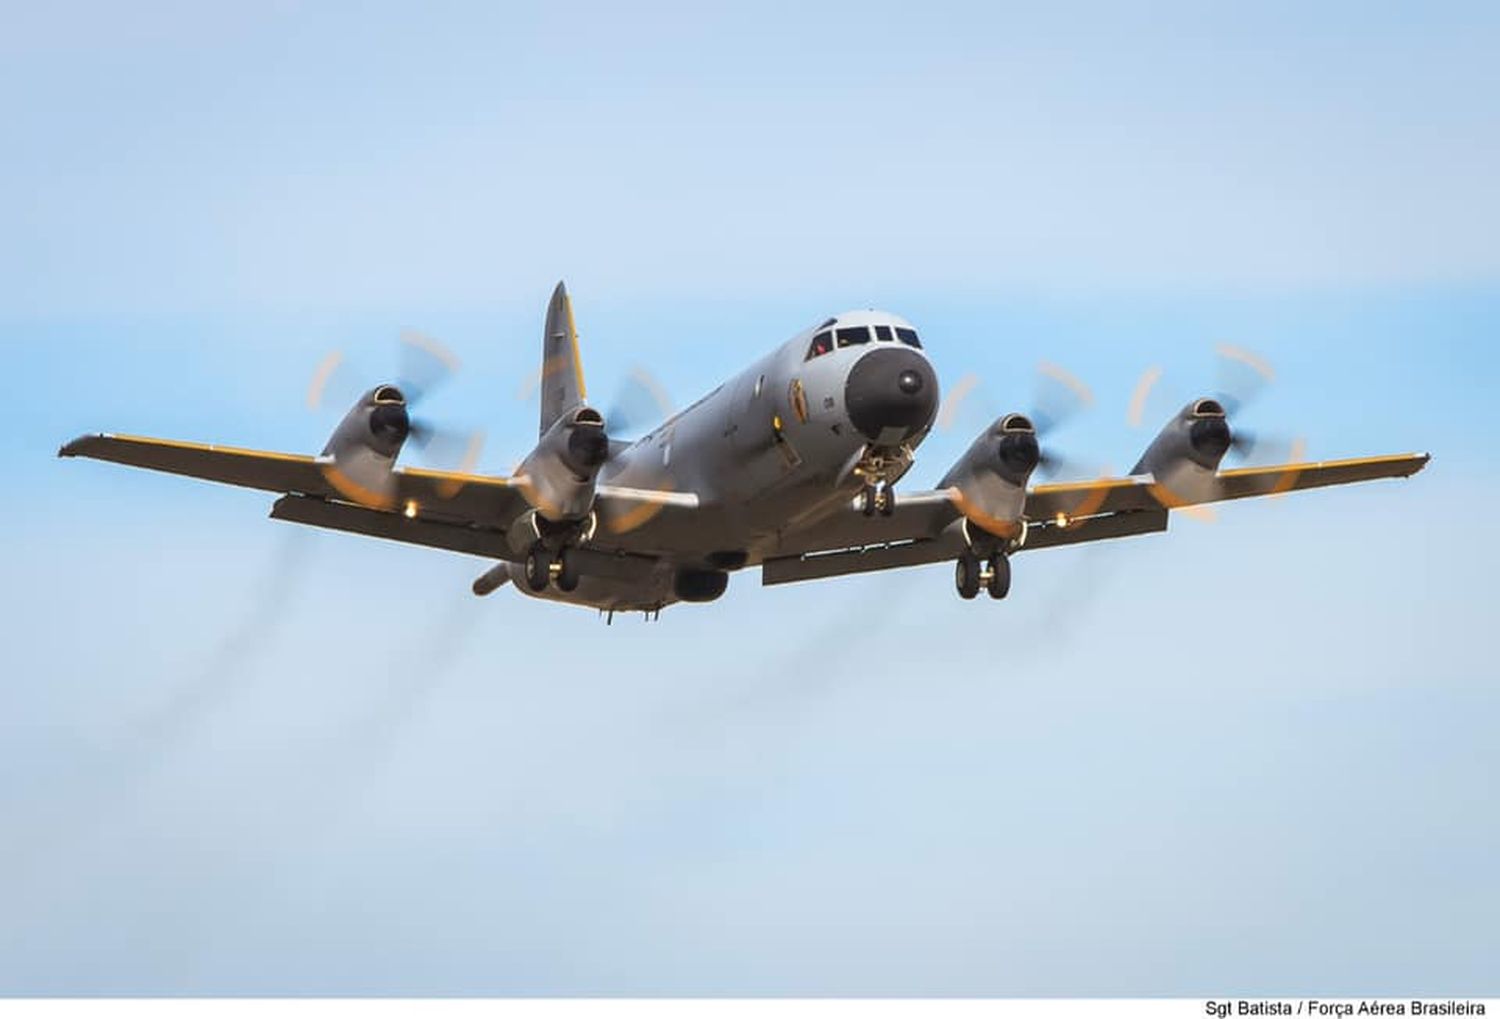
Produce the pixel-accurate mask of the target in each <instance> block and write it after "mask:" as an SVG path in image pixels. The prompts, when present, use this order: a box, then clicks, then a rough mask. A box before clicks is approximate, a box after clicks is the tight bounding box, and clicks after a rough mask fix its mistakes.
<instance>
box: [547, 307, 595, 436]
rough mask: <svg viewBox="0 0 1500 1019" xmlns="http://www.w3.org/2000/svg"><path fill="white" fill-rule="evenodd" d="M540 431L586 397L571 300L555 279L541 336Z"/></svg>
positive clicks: (581, 402)
mask: <svg viewBox="0 0 1500 1019" xmlns="http://www.w3.org/2000/svg"><path fill="white" fill-rule="evenodd" d="M541 393H542V427H541V430H542V432H543V433H545V432H546V431H547V429H549V428H551V427H552V425H553V424H554V423H556V421H557V419H558V418H560V417H562V416H563V415H564V414H566V413H568V412H569V411H570V410H573V409H574V408H576V407H578V406H580V405H581V404H583V403H584V401H586V400H587V399H588V393H587V392H586V391H585V389H584V386H583V362H582V361H581V360H580V359H579V357H578V329H577V328H576V327H575V326H574V324H573V302H572V301H570V300H569V299H568V288H567V287H565V286H563V284H562V282H561V281H559V282H558V284H557V289H556V290H554V291H552V303H551V304H549V305H547V329H546V333H545V334H544V335H543V337H542V385H541Z"/></svg>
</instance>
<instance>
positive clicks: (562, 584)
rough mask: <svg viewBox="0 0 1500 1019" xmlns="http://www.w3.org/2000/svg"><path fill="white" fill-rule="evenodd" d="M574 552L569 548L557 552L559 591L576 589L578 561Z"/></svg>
mask: <svg viewBox="0 0 1500 1019" xmlns="http://www.w3.org/2000/svg"><path fill="white" fill-rule="evenodd" d="M577 558H578V557H577V555H576V553H574V551H573V550H572V549H571V548H565V549H563V550H562V551H561V552H559V553H557V589H558V590H559V591H576V590H578V563H577V562H576V561H575V560H576V559H577Z"/></svg>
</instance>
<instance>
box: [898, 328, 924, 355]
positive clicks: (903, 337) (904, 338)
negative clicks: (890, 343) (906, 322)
mask: <svg viewBox="0 0 1500 1019" xmlns="http://www.w3.org/2000/svg"><path fill="white" fill-rule="evenodd" d="M896 338H897V339H898V340H900V341H901V342H902V343H904V344H906V345H907V346H908V347H916V348H917V349H918V350H921V349H922V341H921V340H919V339H917V331H916V330H915V329H906V328H903V327H902V326H897V327H896Z"/></svg>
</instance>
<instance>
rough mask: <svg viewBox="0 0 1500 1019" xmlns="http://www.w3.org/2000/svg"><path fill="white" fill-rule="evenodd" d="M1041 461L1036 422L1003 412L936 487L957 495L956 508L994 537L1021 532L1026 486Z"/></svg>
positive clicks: (1021, 415)
mask: <svg viewBox="0 0 1500 1019" xmlns="http://www.w3.org/2000/svg"><path fill="white" fill-rule="evenodd" d="M1041 462H1042V450H1041V445H1040V444H1039V443H1038V441H1037V435H1036V426H1035V425H1034V424H1032V422H1031V419H1030V418H1028V417H1026V416H1025V415H1023V414H1007V415H1005V416H1004V417H1002V418H1000V419H998V420H997V421H996V422H995V423H994V424H992V425H991V426H990V427H989V428H987V429H985V430H984V432H982V433H981V434H980V436H979V438H977V439H975V440H974V443H973V444H972V445H971V446H970V447H969V448H968V450H967V452H965V453H964V455H963V456H961V457H960V458H959V459H958V462H957V463H955V464H954V465H953V467H952V468H951V469H950V470H949V471H948V473H947V474H945V475H944V476H943V480H942V481H941V482H939V483H938V487H939V488H951V489H953V490H954V491H955V492H956V493H957V497H956V499H955V502H956V503H957V505H958V508H959V511H960V512H961V513H963V515H964V516H965V517H967V518H968V519H969V520H970V521H972V522H973V523H975V524H977V525H978V526H980V527H982V528H983V529H984V530H986V531H988V532H989V533H990V534H992V535H995V536H996V537H999V538H1005V539H1014V538H1017V537H1018V536H1019V534H1020V526H1021V523H1020V522H1021V516H1022V512H1023V511H1024V509H1025V506H1026V484H1027V482H1028V481H1029V480H1030V479H1031V475H1032V472H1033V471H1035V470H1036V468H1037V466H1038V465H1039V464H1040V463H1041Z"/></svg>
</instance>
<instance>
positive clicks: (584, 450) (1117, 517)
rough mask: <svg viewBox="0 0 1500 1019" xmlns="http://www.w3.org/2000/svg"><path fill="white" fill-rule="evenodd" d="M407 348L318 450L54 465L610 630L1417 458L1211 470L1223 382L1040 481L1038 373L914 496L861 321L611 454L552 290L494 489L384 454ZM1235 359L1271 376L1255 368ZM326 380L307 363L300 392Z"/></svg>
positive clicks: (999, 554) (428, 436) (1056, 402)
mask: <svg viewBox="0 0 1500 1019" xmlns="http://www.w3.org/2000/svg"><path fill="white" fill-rule="evenodd" d="M408 346H409V347H410V348H411V350H412V351H413V353H412V354H411V355H409V356H410V358H414V359H412V360H410V361H409V363H408V364H407V365H406V370H405V371H404V372H402V373H400V374H398V375H396V376H395V378H396V381H394V382H391V383H388V384H384V385H378V386H375V387H374V388H372V389H369V390H368V391H366V392H364V393H363V395H361V396H360V398H359V399H358V400H357V401H355V403H354V406H353V408H352V409H350V410H349V411H348V412H347V413H346V414H345V415H344V417H343V419H342V420H341V421H340V422H339V424H338V426H337V427H336V428H335V429H334V431H333V435H332V437H331V438H329V440H328V442H327V444H326V445H325V446H324V448H323V452H322V454H321V455H319V456H307V455H302V454H294V453H271V452H259V451H256V450H252V449H242V448H237V447H232V446H219V445H207V444H201V443H194V442H180V441H176V440H167V439H154V438H143V437H140V436H129V435H85V436H82V437H80V438H78V439H75V440H73V441H72V442H70V443H68V444H67V445H66V446H64V447H63V448H62V449H61V450H60V451H59V452H60V455H62V456H68V457H75V456H76V457H91V458H94V459H98V460H108V461H113V462H116V463H122V464H129V465H132V466H136V467H145V468H149V469H152V470H159V471H167V472H170V473H174V474H182V475H188V476H191V477H197V478H203V479H206V480H210V481H218V482H222V483H226V484H232V485H239V486H243V487H247V488H254V489H259V490H262V491H269V492H273V493H276V494H277V495H278V498H277V500H276V502H275V504H274V505H273V507H272V509H271V516H272V517H274V518H276V519H278V520H286V521H292V522H295V523H300V524H305V525H309V526H315V527H323V528H329V529H332V530H339V531H346V532H350V533H355V534H364V535H369V536H372V537H379V538H384V539H387V540H392V541H401V542H407V543H411V544H417V545H424V546H427V547H430V548H437V549H445V550H448V551H450V552H455V553H461V554H464V555H471V556H476V557H479V558H480V559H483V560H486V563H485V567H486V568H485V569H484V571H483V572H482V573H480V576H479V577H478V579H477V580H475V581H474V583H473V590H474V593H475V594H476V595H488V594H491V593H492V592H494V591H496V590H498V589H499V588H501V587H505V586H511V587H514V588H516V589H517V590H518V591H520V592H521V593H522V594H524V595H526V596H528V597H533V598H540V599H546V600H550V601H557V602H564V603H567V604H573V605H582V606H587V607H590V608H594V609H597V610H599V611H600V612H601V613H605V614H606V615H608V616H609V617H612V616H613V614H614V613H616V612H625V611H634V612H643V613H645V614H646V615H647V616H649V617H655V616H656V615H657V614H659V613H660V611H661V610H662V609H663V608H665V607H666V606H668V605H672V604H676V603H679V602H710V601H714V600H716V599H718V598H720V597H721V596H723V595H724V593H725V592H726V590H727V588H728V586H729V584H730V583H731V581H732V580H733V578H734V577H735V576H736V575H737V574H739V573H741V572H743V571H745V570H747V569H757V568H758V569H759V570H760V577H761V582H762V583H763V584H767V585H774V584H783V583H789V582H792V581H802V580H815V579H821V578H826V577H836V576H842V575H847V574H854V573H865V572H870V571H876V570H886V569H895V568H900V567H905V566H916V565H921V564H924V563H937V562H948V563H953V564H954V579H955V586H956V587H957V589H958V593H959V594H960V595H961V596H962V597H963V598H965V599H972V598H975V597H977V595H978V594H979V592H980V591H987V592H988V593H989V594H990V596H991V597H993V598H1004V597H1005V596H1006V595H1007V594H1008V593H1009V592H1010V588H1011V566H1010V563H1011V559H1012V557H1013V556H1015V555H1018V554H1020V553H1021V552H1025V551H1033V550H1037V549H1044V548H1055V547H1058V546H1062V545H1073V544H1081V543H1085V542H1095V541H1104V540H1110V539H1115V538H1124V537H1130V536H1135V535H1145V534H1152V533H1159V532H1162V531H1165V530H1166V529H1167V527H1168V522H1169V519H1170V517H1171V515H1172V513H1171V511H1172V510H1175V509H1179V508H1186V507H1197V506H1200V505H1202V504H1205V503H1210V502H1219V501H1223V500H1229V499H1242V498H1248V497H1253V496H1263V495H1274V494H1280V493H1285V492H1292V491H1298V490H1302V489H1308V488H1319V487H1324V486H1329V485H1343V484H1349V483H1353V482H1362V481H1372V480H1375V479H1378V478H1404V477H1409V476H1411V475H1413V474H1415V473H1417V472H1418V471H1420V470H1421V469H1422V468H1423V467H1424V466H1426V464H1427V462H1428V457H1427V456H1426V455H1424V454H1401V455H1395V456H1378V457H1363V458H1357V459H1346V460H1335V461H1328V462H1322V463H1305V462H1300V460H1299V459H1298V457H1297V456H1295V455H1293V456H1291V457H1289V458H1288V459H1287V460H1286V461H1285V462H1278V463H1275V464H1274V465H1271V466H1245V467H1237V468H1234V469H1227V470H1226V469H1223V461H1224V459H1225V458H1226V456H1228V455H1229V454H1230V453H1233V452H1240V453H1244V452H1246V451H1247V450H1248V449H1249V448H1250V446H1251V445H1252V444H1253V440H1252V439H1251V438H1250V437H1249V435H1248V433H1245V432H1243V431H1242V430H1240V429H1238V428H1232V427H1231V424H1230V418H1231V416H1232V415H1234V414H1235V412H1236V410H1237V408H1238V407H1239V406H1240V405H1241V403H1242V402H1243V401H1236V400H1235V399H1233V398H1232V397H1229V396H1227V393H1229V392H1232V391H1233V390H1232V388H1231V389H1227V390H1226V394H1224V395H1216V396H1212V397H1204V398H1201V399H1198V400H1195V401H1193V402H1192V403H1190V404H1188V405H1187V406H1185V407H1184V408H1183V409H1182V410H1181V411H1180V412H1179V413H1177V414H1176V415H1174V416H1173V418H1172V419H1171V420H1170V421H1169V422H1168V423H1167V425H1166V427H1165V428H1163V429H1162V431H1161V432H1160V433H1159V434H1158V435H1157V436H1156V437H1155V439H1154V440H1153V441H1152V442H1151V444H1150V446H1149V447H1148V448H1147V450H1146V452H1145V455H1144V456H1142V458H1141V460H1140V462H1139V463H1138V464H1137V465H1136V468H1135V470H1134V471H1133V472H1132V473H1131V474H1129V475H1127V476H1124V477H1110V476H1107V475H1108V472H1107V471H1101V472H1100V474H1101V476H1097V477H1093V478H1091V479H1089V480H1084V481H1071V482H1054V481H1052V480H1050V477H1049V476H1050V475H1051V474H1053V473H1055V472H1056V471H1057V469H1058V466H1059V464H1061V463H1062V462H1063V461H1062V460H1061V459H1060V458H1059V457H1058V456H1057V454H1056V453H1055V451H1053V449H1052V448H1051V447H1052V444H1053V438H1052V430H1053V429H1055V428H1056V427H1058V425H1059V423H1060V422H1061V421H1063V420H1064V419H1065V418H1067V417H1068V416H1070V415H1071V414H1072V413H1074V412H1075V411H1076V410H1077V409H1079V408H1081V407H1083V406H1086V405H1088V404H1089V403H1090V402H1091V396H1089V394H1088V391H1087V387H1086V386H1083V384H1082V383H1081V382H1080V381H1078V380H1077V379H1075V378H1073V377H1072V376H1070V375H1068V374H1067V373H1066V372H1063V371H1061V369H1058V368H1057V367H1056V366H1051V365H1046V364H1043V365H1040V366H1038V367H1039V374H1040V375H1041V376H1042V378H1043V379H1045V380H1047V381H1048V382H1050V383H1051V386H1050V390H1046V391H1058V392H1060V393H1061V396H1060V397H1057V396H1056V393H1054V398H1051V399H1039V400H1038V401H1037V403H1036V406H1035V407H1034V408H1033V409H1032V410H1031V411H1030V412H1028V413H1025V414H1019V413H1013V414H1005V415H1003V416H1001V417H999V418H998V419H996V420H995V421H994V422H993V423H991V424H990V425H989V426H988V427H987V428H985V429H984V431H983V432H982V433H981V434H980V435H979V436H978V437H977V438H976V439H975V440H974V441H973V443H971V444H970V446H969V447H968V449H967V450H966V451H965V452H964V454H963V455H962V456H961V457H959V459H958V461H957V462H956V463H954V464H953V466H952V467H951V468H950V469H949V470H948V471H947V472H946V473H945V474H944V475H943V476H942V478H941V480H940V481H939V482H938V484H937V486H936V487H935V488H932V489H927V490H922V489H913V488H910V487H907V483H906V480H905V479H906V478H907V477H908V476H909V474H910V473H911V472H912V471H913V470H914V464H915V460H916V452H917V450H918V448H919V447H920V446H921V445H922V443H923V442H924V441H925V440H926V438H927V436H928V435H929V433H930V430H931V428H932V426H933V424H934V423H935V421H936V420H937V411H938V403H939V392H938V375H937V372H936V370H935V368H934V366H933V363H932V361H931V359H930V356H929V351H928V349H927V346H926V345H925V343H924V337H922V336H920V335H919V334H918V332H917V329H916V327H915V326H913V325H912V323H910V322H908V321H907V320H906V319H904V318H901V317H900V316H898V315H894V314H891V313H890V312H885V311H876V310H873V309H866V310H858V311H848V312H843V313H841V314H838V315H835V316H832V317H830V318H827V319H824V320H823V321H821V322H820V323H818V324H817V325H814V326H811V327H810V328H807V329H803V330H802V331H800V332H798V333H796V334H795V335H793V336H792V337H791V338H790V339H788V340H787V341H786V342H784V343H781V344H780V345H778V346H776V347H774V348H773V349H771V350H769V351H767V352H766V353H764V354H763V355H762V356H760V357H759V358H758V359H755V360H752V361H751V362H750V363H749V364H748V365H747V366H746V367H744V368H743V369H742V370H741V371H739V372H738V373H737V374H735V375H734V376H733V377H731V378H730V379H728V380H726V381H725V382H724V383H723V384H722V385H719V386H717V387H715V388H713V389H711V390H710V391H709V392H707V393H706V394H705V395H704V396H702V397H701V398H700V399H698V400H697V401H696V402H694V403H692V404H689V405H688V406H687V407H686V408H684V409H682V410H680V411H677V412H675V413H673V412H670V411H669V412H667V414H666V417H665V420H663V421H661V422H660V423H659V424H658V425H657V426H656V427H655V428H653V429H651V430H650V431H648V432H646V433H645V434H641V435H639V437H638V438H633V439H631V440H629V441H626V440H623V439H619V438H612V437H611V436H610V433H609V429H608V425H607V423H606V415H604V414H602V413H600V411H599V410H597V409H595V407H594V405H593V404H591V403H590V402H589V399H588V395H587V392H586V390H585V386H584V374H583V366H582V360H581V358H580V356H579V340H578V332H577V329H576V326H575V324H574V320H573V306H572V302H571V300H570V299H569V297H568V293H567V290H566V289H565V288H564V287H563V285H562V284H561V283H559V284H558V285H557V289H556V290H555V291H554V292H553V294H552V299H551V302H550V303H549V305H548V307H547V314H546V321H545V325H544V331H543V338H542V367H541V371H540V376H539V380H540V385H539V394H540V420H539V421H538V432H537V438H536V440H535V445H533V446H532V448H531V451H530V452H529V453H527V454H526V455H525V457H524V458H523V459H522V460H521V462H520V464H519V466H518V467H517V468H516V470H515V471H514V472H513V473H511V474H509V475H506V474H496V473H488V472H484V471H479V470H476V469H475V468H476V463H477V456H478V449H479V446H478V443H477V441H470V442H467V443H457V442H455V443H448V444H446V445H448V446H450V447H452V448H454V449H457V448H459V447H462V448H463V449H464V451H465V453H464V458H463V462H462V464H461V465H460V466H459V467H458V468H457V469H452V468H447V467H443V468H438V469H431V468H418V467H412V466H406V465H404V464H403V463H402V462H401V461H402V459H403V457H404V456H406V454H407V450H408V447H413V446H415V447H417V448H418V449H419V450H420V451H422V452H423V453H424V454H426V455H427V456H428V457H429V462H431V460H430V458H431V457H432V456H433V454H434V451H435V450H440V449H441V448H442V447H443V446H444V445H445V444H444V443H443V442H442V441H441V436H440V434H439V432H438V430H437V429H434V428H433V427H431V426H430V425H428V424H426V423H425V422H423V421H420V420H416V419H414V418H413V417H412V413H411V410H412V405H413V404H414V403H415V402H416V401H417V400H419V399H421V398H422V394H423V393H424V392H428V391H430V390H431V389H432V387H433V384H435V383H436V382H437V381H440V380H441V379H442V378H443V377H445V376H446V375H447V374H448V373H449V372H451V370H452V365H453V364H454V362H453V360H452V358H451V356H449V355H447V354H446V352H444V351H441V350H440V348H438V347H437V345H436V344H435V343H434V342H432V341H430V340H427V339H426V338H423V337H420V335H417V336H416V337H415V340H414V342H413V343H411V344H408ZM1230 354H1231V356H1230V357H1229V360H1230V361H1231V362H1232V363H1233V364H1235V365H1238V366H1241V367H1243V368H1248V369H1250V370H1253V372H1254V373H1255V374H1256V375H1257V376H1258V377H1260V378H1267V377H1269V370H1268V369H1267V368H1266V366H1265V365H1264V362H1263V361H1260V360H1259V359H1257V358H1254V357H1253V355H1249V354H1248V353H1247V352H1245V351H1238V350H1231V351H1230ZM326 364H328V363H325V365H326ZM331 371H332V369H331V368H327V370H325V367H320V369H319V372H318V373H317V374H316V375H315V386H314V389H315V390H319V391H320V390H321V388H322V386H323V385H324V384H326V380H327V378H328V376H329V375H330V373H331ZM1158 375H1159V372H1157V373H1155V374H1153V373H1149V372H1148V374H1147V376H1146V377H1143V383H1144V382H1148V381H1149V383H1150V384H1143V385H1142V386H1140V387H1138V389H1137V397H1136V399H1133V400H1132V401H1131V407H1132V417H1133V418H1135V417H1136V416H1137V412H1138V411H1139V410H1140V409H1141V408H1143V407H1144V405H1145V401H1146V397H1147V396H1148V395H1149V392H1150V385H1154V381H1153V380H1154V379H1155V378H1156V377H1157V376H1158ZM955 388H957V387H955ZM971 388H972V387H971ZM309 403H311V404H314V405H316V401H314V400H313V399H312V393H310V394H309ZM608 417H609V418H610V419H612V421H613V423H614V424H615V426H616V427H619V428H626V427H629V428H630V431H631V433H632V435H635V434H637V432H636V430H635V428H634V427H631V426H626V425H625V424H623V422H624V421H626V420H628V418H629V414H628V413H620V414H617V413H616V412H615V410H611V412H610V414H609V415H608ZM475 440H477V435H476V436H475ZM527 445H531V443H530V442H529V441H528V443H527ZM522 448H524V447H522ZM1257 448H1260V446H1259V444H1257ZM898 483H899V484H901V485H902V489H901V492H900V496H899V498H897V496H896V493H895V486H896V485H897V484H898ZM476 572H477V571H476Z"/></svg>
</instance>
